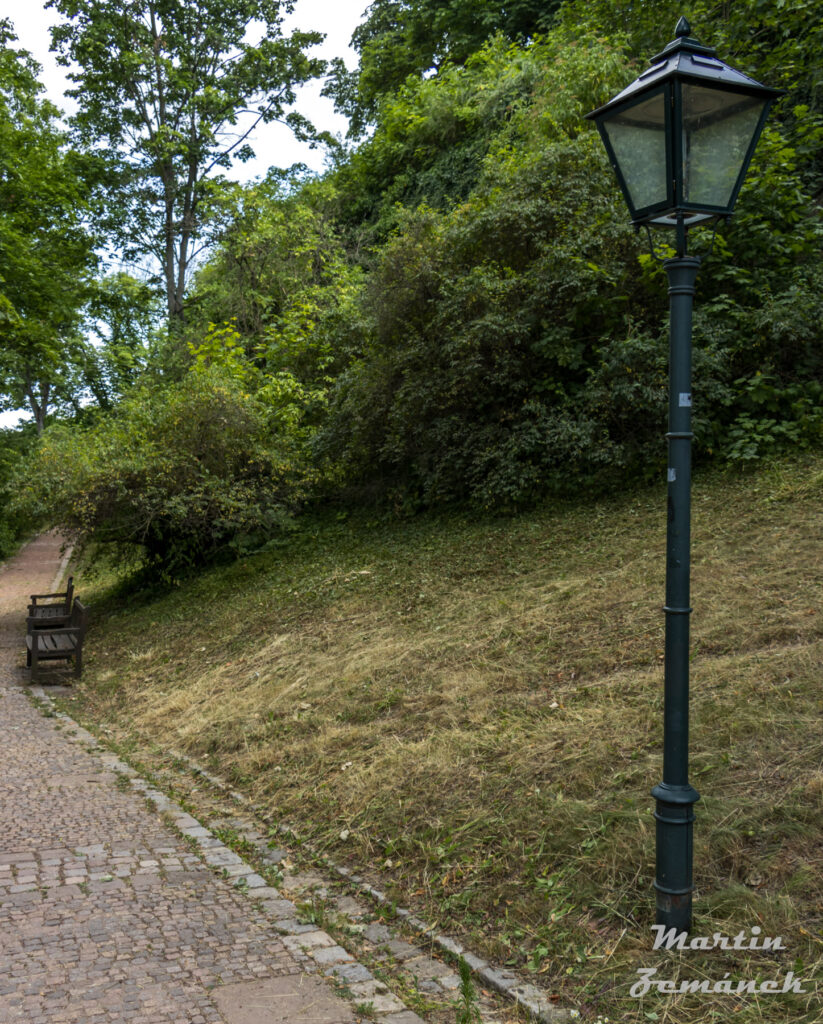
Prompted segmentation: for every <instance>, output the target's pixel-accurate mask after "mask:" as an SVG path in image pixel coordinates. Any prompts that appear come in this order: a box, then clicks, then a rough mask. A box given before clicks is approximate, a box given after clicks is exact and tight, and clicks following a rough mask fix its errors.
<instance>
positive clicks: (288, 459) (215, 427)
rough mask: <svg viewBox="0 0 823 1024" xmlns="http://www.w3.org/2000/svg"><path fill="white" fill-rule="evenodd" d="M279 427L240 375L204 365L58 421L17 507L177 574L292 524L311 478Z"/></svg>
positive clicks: (166, 574)
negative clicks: (94, 417) (99, 410)
mask: <svg viewBox="0 0 823 1024" xmlns="http://www.w3.org/2000/svg"><path fill="white" fill-rule="evenodd" d="M278 426H279V424H278V423H277V417H276V415H275V414H274V413H273V411H272V409H271V408H270V407H267V406H266V405H264V404H263V403H262V402H260V401H259V400H258V399H257V398H255V397H253V396H252V395H250V394H248V393H246V392H245V391H243V389H242V387H241V385H239V384H238V383H237V381H236V380H235V379H233V377H232V375H231V373H230V372H227V371H226V370H225V369H224V368H220V367H215V366H205V365H201V366H197V367H195V368H193V369H192V370H190V371H189V372H188V374H187V375H186V376H185V377H184V378H183V380H182V381H181V382H180V383H179V384H175V385H171V386H166V387H165V388H164V389H160V388H149V387H145V388H142V389H139V390H137V391H136V392H134V393H132V394H131V395H130V396H129V397H128V398H127V399H126V400H124V401H123V402H122V403H121V405H120V406H119V407H118V409H117V411H116V413H114V414H112V415H110V416H106V417H105V418H101V419H99V420H98V421H97V423H96V424H94V425H93V426H91V427H88V428H86V429H80V428H78V427H77V426H76V425H59V424H58V425H55V426H54V427H51V428H49V429H48V430H47V431H46V432H45V434H44V435H43V438H42V442H41V444H40V447H39V450H38V453H37V456H36V462H35V464H34V466H33V467H31V468H30V469H27V470H26V471H25V472H23V473H21V476H20V479H19V497H18V499H17V507H18V508H21V509H26V510H28V511H29V513H30V514H32V515H35V516H38V517H42V518H46V519H48V520H49V521H50V522H52V523H54V524H55V525H57V526H59V527H60V528H61V529H62V530H64V531H65V532H66V533H67V534H69V535H70V536H72V537H74V538H75V539H76V540H78V541H79V542H80V543H81V545H84V546H87V545H88V544H90V543H95V544H98V545H107V546H113V547H114V548H115V550H116V552H117V554H118V556H119V557H121V558H127V559H130V560H132V561H136V562H142V563H143V564H144V566H146V567H147V568H150V569H151V570H153V571H155V572H156V573H158V574H159V575H160V576H161V577H162V578H163V579H164V580H166V581H169V580H172V579H174V578H175V577H176V576H177V575H179V574H180V573H181V572H183V571H185V570H186V569H189V568H191V567H194V566H197V565H200V564H203V563H206V562H208V561H211V560H213V559H215V558H217V557H219V556H222V555H227V554H231V553H236V552H237V551H242V550H244V549H247V548H249V547H254V546H257V545H259V544H261V543H263V542H264V541H265V540H266V539H268V538H270V537H272V536H274V535H276V534H277V533H278V532H279V531H282V530H284V529H286V528H287V527H288V524H289V522H290V516H291V513H292V511H293V509H294V507H295V505H296V504H297V503H298V502H299V500H300V497H301V494H302V488H303V485H304V484H305V481H306V477H305V474H304V472H303V458H302V444H301V442H300V440H299V439H296V438H295V437H294V436H292V435H291V434H290V433H289V432H288V431H284V430H282V429H278Z"/></svg>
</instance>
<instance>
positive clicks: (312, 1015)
mask: <svg viewBox="0 0 823 1024" xmlns="http://www.w3.org/2000/svg"><path fill="white" fill-rule="evenodd" d="M212 998H213V999H214V1002H215V1004H216V1005H217V1008H218V1010H219V1011H220V1013H221V1014H222V1019H223V1020H224V1021H225V1022H226V1024H353V1022H354V1020H355V1017H354V1012H353V1010H352V1007H351V1006H350V1005H349V1004H348V1003H346V1002H344V1001H343V1000H342V999H341V998H340V997H339V996H337V995H336V994H335V993H334V992H333V991H332V990H331V988H330V986H329V985H328V984H327V983H325V982H323V981H321V980H320V979H319V978H315V977H310V976H303V977H299V976H298V977H295V976H294V975H290V976H289V977H286V978H272V979H269V980H266V981H255V982H251V983H249V982H246V983H244V984H235V985H223V986H221V987H219V988H217V989H215V990H214V992H213V993H212Z"/></svg>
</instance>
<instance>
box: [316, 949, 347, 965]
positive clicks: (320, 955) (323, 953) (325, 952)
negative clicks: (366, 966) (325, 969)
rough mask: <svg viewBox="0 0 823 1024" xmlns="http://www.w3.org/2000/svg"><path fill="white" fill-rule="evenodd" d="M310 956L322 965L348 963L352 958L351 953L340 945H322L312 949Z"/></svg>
mask: <svg viewBox="0 0 823 1024" xmlns="http://www.w3.org/2000/svg"><path fill="white" fill-rule="evenodd" d="M311 956H312V959H313V960H314V961H315V962H316V963H318V964H323V965H324V966H328V965H329V964H344V963H349V962H351V961H352V960H353V959H354V957H353V956H352V955H351V953H349V952H348V951H347V950H345V949H343V947H342V946H323V947H321V948H320V949H313V950H312V951H311Z"/></svg>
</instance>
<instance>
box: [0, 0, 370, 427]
mask: <svg viewBox="0 0 823 1024" xmlns="http://www.w3.org/2000/svg"><path fill="white" fill-rule="evenodd" d="M369 2H370V0H297V3H296V4H295V11H294V14H292V15H289V16H288V17H287V18H286V19H285V24H284V27H285V29H286V30H290V31H293V30H294V29H300V30H302V31H318V32H324V33H325V35H326V39H325V42H324V43H322V44H321V45H320V46H318V47H316V48H315V49H314V50H312V51H311V52H312V54H313V55H316V56H319V57H325V58H326V59H327V60H329V59H331V58H332V57H342V58H343V60H344V61H345V62H346V64H347V65H348V67H349V68H354V67H355V66H356V64H357V55H356V53H355V52H354V50H352V49H351V47H350V46H349V40H350V39H351V34H352V32H353V31H354V29H355V27H356V26H357V24H358V23H359V22H360V21H361V19H362V17H363V14H364V12H365V9H366V7H367V6H368V4H369ZM5 5H6V0H2V3H0V6H3V7H5ZM0 17H10V18H11V21H12V23H13V25H14V28H15V31H16V32H17V37H18V40H19V43H18V45H19V46H21V47H23V48H24V49H26V50H28V51H29V52H30V53H31V54H32V55H33V56H34V58H35V60H37V62H38V63H39V64H40V65H41V66H42V68H43V73H42V75H41V79H40V80H41V81H42V83H43V85H44V86H45V87H46V95H47V96H48V98H49V99H50V100H51V101H52V102H53V103H54V104H55V106H57V107H59V108H60V109H61V110H63V111H65V112H67V113H70V112H71V111H72V110H73V109H74V101H73V100H71V99H69V98H68V97H65V96H64V95H63V93H64V90H65V89H67V88H69V86H70V83H69V82H68V81H67V79H66V77H65V74H64V69H63V68H61V67H60V66H59V65H58V64H57V62H56V61H55V58H54V54H53V53H50V52H49V46H50V45H51V36H50V34H49V28H50V26H51V25H53V24H56V22H57V21H58V20H59V18H58V16H57V15H56V13H55V12H54V11H53V10H48V11H47V10H44V8H43V4H42V2H41V0H18V2H17V3H16V4H15V9H14V13H13V14H8V15H6V13H5V11H3V10H0ZM322 87H323V85H322V82H312V83H310V84H308V85H305V86H303V87H302V88H301V89H300V90H299V92H298V97H297V103H296V104H295V108H296V109H297V110H299V111H300V113H301V114H303V115H305V116H306V117H308V118H309V120H310V121H312V122H313V124H314V125H315V127H316V128H318V129H320V130H321V131H328V132H332V133H334V134H341V135H343V134H345V132H346V128H347V123H346V119H345V118H343V117H341V116H340V115H339V114H336V113H335V111H334V105H333V104H332V102H331V100H328V99H326V98H324V97H323V96H321V95H320V90H321V89H322ZM249 141H250V142H251V143H252V146H253V148H254V150H255V153H256V154H257V156H256V159H254V160H250V161H249V162H248V163H245V164H240V163H238V164H236V165H235V167H234V168H233V169H232V171H231V172H228V173H229V176H230V177H232V178H234V179H235V180H237V181H249V180H251V179H252V178H256V177H259V176H262V175H264V174H265V173H266V171H267V170H268V169H269V167H271V166H272V165H275V166H277V167H290V166H291V165H292V164H295V163H304V164H307V165H308V166H309V167H311V168H312V170H315V171H322V170H323V166H324V154H323V151H322V149H311V148H310V147H309V146H308V145H307V144H305V143H300V142H297V141H296V140H295V138H294V136H293V135H292V133H291V132H290V131H289V129H288V128H286V127H285V126H284V125H280V124H268V125H262V126H261V128H260V129H259V131H258V132H257V133H256V134H255V135H254V136H252V137H251V139H250V140H249ZM26 418H27V419H29V418H30V417H29V416H26ZM18 419H19V413H16V412H4V413H0V427H10V426H14V425H15V424H16V423H17V421H18Z"/></svg>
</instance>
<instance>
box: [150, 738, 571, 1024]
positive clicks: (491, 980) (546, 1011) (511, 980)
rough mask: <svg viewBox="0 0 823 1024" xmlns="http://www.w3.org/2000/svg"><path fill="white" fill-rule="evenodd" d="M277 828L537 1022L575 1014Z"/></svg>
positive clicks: (186, 760)
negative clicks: (460, 962)
mask: <svg viewBox="0 0 823 1024" xmlns="http://www.w3.org/2000/svg"><path fill="white" fill-rule="evenodd" d="M168 754H169V756H170V757H173V758H175V759H176V760H178V761H180V762H182V763H183V764H185V765H187V767H188V768H189V769H190V770H191V771H192V772H193V773H194V774H196V775H199V776H200V777H201V778H202V779H204V780H205V781H206V782H208V783H209V784H210V785H212V786H214V787H215V788H217V789H219V790H221V791H222V792H223V793H225V794H226V795H227V796H228V797H230V798H231V799H232V800H234V802H235V803H237V804H240V805H241V806H244V807H252V805H251V801H250V800H249V798H248V797H247V796H245V795H244V794H243V793H239V792H238V791H237V790H235V789H232V788H231V786H230V785H229V784H228V783H227V782H225V781H224V780H223V779H221V778H219V777H218V776H216V775H212V774H211V772H208V771H206V769H205V768H203V767H202V766H201V765H199V764H198V763H197V761H195V760H194V759H193V758H191V757H189V756H188V755H187V754H183V753H181V752H179V751H175V750H170V751H168ZM252 809H253V808H252ZM276 828H277V831H278V832H279V833H280V834H281V835H282V836H283V837H284V838H286V839H289V840H291V842H292V843H293V844H294V845H296V846H299V847H300V848H301V849H304V850H306V851H308V853H309V854H311V856H312V857H313V858H314V859H315V860H317V861H318V862H319V863H321V864H322V865H323V866H324V867H325V868H326V869H328V870H329V871H330V872H332V873H333V874H336V875H338V876H339V877H340V878H342V879H343V880H344V881H346V882H347V883H348V884H349V885H351V886H353V887H354V888H355V889H356V890H357V891H358V892H361V893H364V894H365V895H367V896H369V897H370V898H371V899H372V900H373V901H374V902H375V903H377V904H378V905H379V906H381V907H386V908H390V909H391V911H392V913H393V915H394V916H396V917H397V918H399V919H400V920H401V921H402V922H403V923H404V924H406V925H407V926H408V927H409V928H411V929H412V930H413V931H414V932H416V933H417V934H418V935H420V936H421V937H422V938H424V939H426V940H427V941H428V942H430V943H431V944H432V945H433V946H436V947H437V949H439V950H440V951H441V952H442V953H445V954H446V956H447V957H449V958H450V959H452V960H454V959H457V958H462V959H463V960H464V961H465V962H466V963H467V964H468V965H469V967H470V968H471V970H472V973H473V974H474V975H475V976H476V977H477V979H478V980H479V981H481V982H482V983H483V984H484V985H486V986H487V987H489V988H492V989H494V991H495V992H497V993H499V994H500V995H501V996H503V997H504V998H507V999H509V1000H511V1001H512V1002H514V1003H516V1004H517V1005H518V1006H519V1007H521V1008H522V1009H523V1010H525V1011H526V1012H527V1013H528V1014H529V1015H530V1016H531V1017H533V1018H534V1019H535V1020H536V1021H539V1022H540V1024H562V1022H564V1021H569V1020H572V1019H573V1018H574V1017H576V1016H577V1014H576V1012H575V1011H574V1010H568V1009H561V1008H559V1007H557V1006H555V1005H554V1004H553V1003H552V1002H551V1001H550V1000H549V999H548V998H547V997H546V995H545V993H544V992H543V991H542V989H539V988H538V987H537V986H536V985H529V984H526V983H523V982H522V981H521V980H520V979H519V978H518V977H517V976H516V975H515V974H514V973H513V972H511V971H507V970H505V969H502V968H498V967H493V966H492V965H491V964H489V963H488V961H486V960H483V959H482V958H481V957H479V956H475V954H474V953H472V952H470V951H469V950H467V949H466V948H465V947H464V946H463V945H462V944H461V943H459V942H458V941H457V940H456V939H453V938H452V937H451V936H449V935H445V934H443V933H442V932H439V931H437V929H436V928H434V927H432V926H431V925H430V924H428V923H427V922H426V921H424V920H422V919H421V918H419V917H417V916H416V915H415V914H413V913H412V912H411V911H410V910H407V909H405V908H404V907H396V906H395V905H394V904H393V902H392V901H391V900H390V899H389V898H388V896H386V894H385V893H384V892H382V891H381V890H380V889H376V888H375V887H374V886H372V885H369V883H368V882H366V881H364V880H363V879H362V878H361V877H360V876H359V875H358V874H357V873H356V872H352V871H350V870H349V869H348V868H345V867H342V866H341V865H339V864H337V863H335V861H333V860H331V859H330V858H329V857H328V856H327V855H326V854H323V853H319V852H318V851H317V850H316V849H314V848H313V847H312V845H311V843H308V842H306V841H305V840H304V839H302V838H301V837H300V836H299V835H298V834H297V833H296V832H294V830H293V829H291V828H289V827H288V825H283V824H281V823H278V824H277V825H276Z"/></svg>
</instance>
